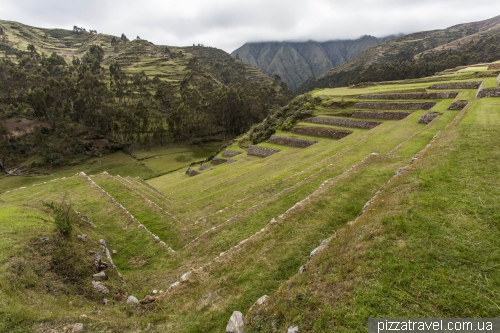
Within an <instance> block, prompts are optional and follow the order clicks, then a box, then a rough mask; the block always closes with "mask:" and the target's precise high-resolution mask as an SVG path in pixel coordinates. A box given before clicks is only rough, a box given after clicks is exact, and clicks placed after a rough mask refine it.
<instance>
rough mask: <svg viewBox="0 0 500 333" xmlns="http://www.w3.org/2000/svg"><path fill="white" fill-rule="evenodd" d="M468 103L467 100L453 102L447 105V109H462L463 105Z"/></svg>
mask: <svg viewBox="0 0 500 333" xmlns="http://www.w3.org/2000/svg"><path fill="white" fill-rule="evenodd" d="M467 104H469V103H468V102H453V103H451V105H450V106H449V107H448V110H462V109H463V108H464V107H466V106H467Z"/></svg>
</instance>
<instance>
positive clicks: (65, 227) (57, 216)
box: [43, 197, 73, 238]
mask: <svg viewBox="0 0 500 333" xmlns="http://www.w3.org/2000/svg"><path fill="white" fill-rule="evenodd" d="M43 204H44V206H46V207H48V208H50V209H51V210H52V213H53V217H54V223H55V224H56V229H57V231H58V232H59V233H60V234H61V235H62V236H64V237H65V238H71V234H72V231H73V214H72V209H71V201H70V202H68V201H67V200H66V197H63V198H62V199H61V202H60V203H59V204H54V202H51V203H46V202H44V203H43Z"/></svg>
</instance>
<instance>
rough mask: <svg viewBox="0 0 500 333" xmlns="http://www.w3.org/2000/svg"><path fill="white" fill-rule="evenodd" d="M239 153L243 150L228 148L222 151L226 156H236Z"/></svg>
mask: <svg viewBox="0 0 500 333" xmlns="http://www.w3.org/2000/svg"><path fill="white" fill-rule="evenodd" d="M239 154H241V151H236V150H231V149H226V150H224V152H223V153H222V156H224V157H233V156H236V155H239Z"/></svg>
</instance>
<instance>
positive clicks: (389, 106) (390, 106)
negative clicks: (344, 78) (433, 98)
mask: <svg viewBox="0 0 500 333" xmlns="http://www.w3.org/2000/svg"><path fill="white" fill-rule="evenodd" d="M436 104H437V103H436V102H406V103H397V102H359V103H356V104H354V107H355V108H359V109H386V110H430V109H431V108H433V107H434V106H435V105H436Z"/></svg>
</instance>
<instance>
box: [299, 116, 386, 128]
mask: <svg viewBox="0 0 500 333" xmlns="http://www.w3.org/2000/svg"><path fill="white" fill-rule="evenodd" d="M303 121H305V122H308V123H316V124H325V125H336V126H344V127H353V128H364V129H372V128H375V127H377V126H378V125H380V124H382V123H380V122H376V121H362V120H353V119H339V118H321V117H314V118H307V119H304V120H303Z"/></svg>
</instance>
